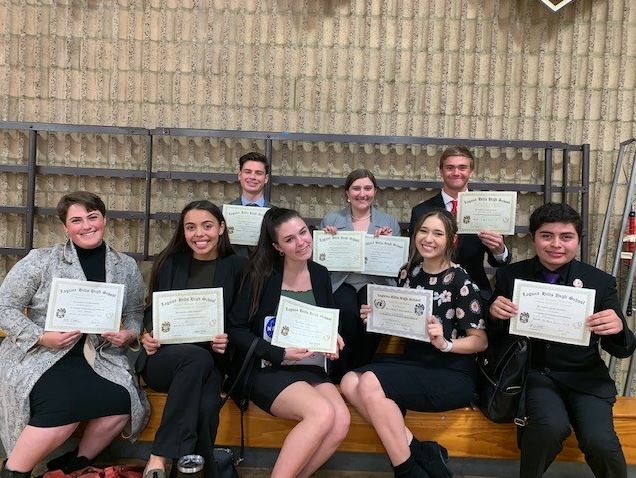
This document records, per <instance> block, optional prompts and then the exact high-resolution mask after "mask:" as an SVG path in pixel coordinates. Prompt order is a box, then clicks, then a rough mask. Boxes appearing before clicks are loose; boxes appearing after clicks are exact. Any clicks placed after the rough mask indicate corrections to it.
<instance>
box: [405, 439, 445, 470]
mask: <svg viewBox="0 0 636 478" xmlns="http://www.w3.org/2000/svg"><path fill="white" fill-rule="evenodd" d="M413 440H414V442H413V443H411V446H412V448H411V450H412V453H413V456H414V458H415V461H417V463H418V464H419V465H420V466H421V467H422V468H424V470H425V471H426V472H427V473H428V474H429V475H430V477H431V478H453V472H452V470H451V469H450V468H449V467H448V465H447V463H448V451H447V450H446V448H444V447H443V446H442V445H440V444H439V443H437V442H435V441H424V442H421V441H419V440H417V439H416V438H415V437H413ZM416 440H417V441H416Z"/></svg>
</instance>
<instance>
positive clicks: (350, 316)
mask: <svg viewBox="0 0 636 478" xmlns="http://www.w3.org/2000/svg"><path fill="white" fill-rule="evenodd" d="M344 189H345V198H346V200H347V203H349V205H348V206H347V207H345V208H344V209H341V210H340V211H337V212H330V213H329V214H327V215H326V216H325V217H324V219H323V220H322V221H321V222H320V228H321V229H322V230H323V231H324V232H326V233H328V234H337V233H338V231H363V232H366V233H367V234H373V235H375V236H391V235H393V236H399V235H400V224H399V222H398V220H397V219H396V218H394V217H393V216H391V215H390V214H387V213H385V212H383V211H380V210H379V209H378V208H377V207H376V206H375V205H374V204H373V203H374V200H375V194H376V193H377V191H378V183H377V182H376V180H375V176H374V175H373V173H372V172H371V171H369V170H368V169H355V170H353V171H351V172H350V173H349V175H348V176H347V179H346V180H345V185H344ZM330 276H331V281H332V282H333V297H334V300H335V302H336V306H337V307H338V308H339V309H340V324H339V325H340V333H341V334H342V338H343V339H344V341H345V343H346V344H347V346H346V347H345V348H344V350H343V351H342V354H341V356H340V359H339V360H338V362H337V363H335V364H334V369H333V370H332V376H333V378H334V379H335V380H336V381H340V379H341V378H342V376H343V375H344V374H345V373H346V372H348V371H349V370H351V369H352V368H356V367H360V366H362V365H365V364H367V363H369V362H370V361H371V358H372V357H373V354H374V352H375V349H376V348H377V346H378V343H379V341H380V338H381V336H380V335H378V334H367V332H366V327H365V325H364V324H363V323H362V321H361V320H360V306H361V305H362V304H366V302H367V284H381V285H395V279H394V278H393V277H381V276H371V275H364V274H359V273H355V272H331V273H330Z"/></svg>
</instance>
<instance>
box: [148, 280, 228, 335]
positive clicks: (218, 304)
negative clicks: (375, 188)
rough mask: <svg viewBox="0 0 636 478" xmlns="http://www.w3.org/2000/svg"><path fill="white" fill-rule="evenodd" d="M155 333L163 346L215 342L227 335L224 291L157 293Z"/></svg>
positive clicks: (153, 306)
mask: <svg viewBox="0 0 636 478" xmlns="http://www.w3.org/2000/svg"><path fill="white" fill-rule="evenodd" d="M152 330H153V337H154V338H156V339H157V340H159V343H161V344H186V343H193V342H209V341H211V340H212V339H213V338H214V336H216V335H219V334H222V333H223V288H222V287H216V288H210V289H187V290H167V291H162V292H153V294H152Z"/></svg>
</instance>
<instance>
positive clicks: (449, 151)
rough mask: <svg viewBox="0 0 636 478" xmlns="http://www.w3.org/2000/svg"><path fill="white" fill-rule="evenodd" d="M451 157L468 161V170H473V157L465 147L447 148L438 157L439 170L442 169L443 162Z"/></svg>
mask: <svg viewBox="0 0 636 478" xmlns="http://www.w3.org/2000/svg"><path fill="white" fill-rule="evenodd" d="M451 156H461V157H463V158H468V159H470V169H475V157H474V156H473V153H471V152H470V150H469V149H468V148H467V147H466V146H449V147H448V148H446V149H445V150H444V151H443V152H442V155H441V156H440V157H439V169H442V168H443V167H444V161H446V160H447V159H448V158H450V157H451Z"/></svg>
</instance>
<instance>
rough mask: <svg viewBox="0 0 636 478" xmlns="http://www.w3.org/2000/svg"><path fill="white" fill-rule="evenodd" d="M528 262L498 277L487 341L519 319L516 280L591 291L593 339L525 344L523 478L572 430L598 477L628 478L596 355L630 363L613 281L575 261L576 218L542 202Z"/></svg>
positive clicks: (607, 383) (610, 387)
mask: <svg viewBox="0 0 636 478" xmlns="http://www.w3.org/2000/svg"><path fill="white" fill-rule="evenodd" d="M530 235H531V238H532V242H533V245H534V249H535V252H536V256H535V257H534V258H532V259H528V260H525V261H521V262H517V263H514V264H510V265H509V266H506V267H503V268H501V269H499V270H498V271H497V274H496V279H495V290H494V292H493V299H492V302H491V304H490V308H489V312H490V319H491V321H490V322H491V323H490V324H489V327H490V330H489V334H488V335H489V342H490V344H491V345H496V341H498V340H500V339H501V338H502V337H503V336H505V334H507V333H508V327H509V319H510V318H511V317H512V316H514V315H516V314H517V311H518V310H517V305H516V304H514V303H513V302H512V301H511V298H512V294H513V288H514V281H515V279H523V280H529V281H535V282H543V283H551V284H562V285H566V286H572V287H585V288H587V289H594V290H595V291H596V298H595V303H594V313H593V314H592V315H590V316H589V317H588V318H587V319H586V321H587V327H588V328H589V329H590V331H591V332H592V335H591V339H590V343H589V344H588V345H587V346H579V345H569V344H563V343H559V342H552V341H549V340H542V339H535V338H532V339H530V343H531V345H530V350H531V353H530V357H531V362H530V371H529V372H528V376H527V381H526V415H527V417H528V424H527V425H526V426H525V427H524V428H521V429H520V431H521V433H520V440H519V445H520V448H521V463H520V476H521V478H531V477H532V478H534V477H541V476H542V475H543V473H544V472H545V470H546V469H547V468H548V467H549V466H550V464H551V463H552V462H553V461H554V459H555V458H556V456H557V455H558V453H559V452H560V451H561V449H562V446H563V441H564V440H565V439H566V438H567V436H568V435H569V434H570V427H572V428H573V429H574V433H575V434H576V437H577V439H578V442H579V447H580V448H581V450H582V451H583V453H584V454H585V460H586V461H587V463H588V465H589V466H590V468H591V469H592V471H593V472H594V475H595V476H596V477H606V478H610V477H611V478H624V477H626V476H627V471H626V465H625V457H624V456H623V452H622V449H621V445H620V443H619V441H618V437H617V436H616V432H615V431H614V424H613V421H612V407H613V405H614V402H615V401H616V398H615V397H616V393H617V392H616V386H615V384H614V381H613V380H612V378H611V377H610V375H609V373H608V370H607V367H606V365H605V362H603V360H602V358H601V356H600V353H599V343H600V346H601V348H602V349H603V350H605V351H607V352H608V353H609V354H611V355H613V356H615V357H618V358H625V357H629V356H630V355H631V354H632V353H633V351H634V348H635V347H636V340H635V339H634V334H633V333H632V332H631V331H630V330H629V328H628V327H627V323H626V322H625V318H624V317H623V314H622V312H621V307H620V304H619V302H618V297H617V293H616V279H615V278H614V277H612V276H611V275H609V274H606V273H605V272H603V271H601V270H599V269H597V268H595V267H592V266H590V265H588V264H584V263H582V262H579V261H577V260H576V258H575V257H576V254H577V252H578V249H579V243H580V236H581V217H580V216H579V214H578V213H577V212H576V211H575V210H574V209H572V208H571V207H570V206H568V205H567V204H557V203H548V204H544V205H543V206H541V207H539V208H538V209H536V210H535V211H534V212H533V213H532V215H531V216H530Z"/></svg>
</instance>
